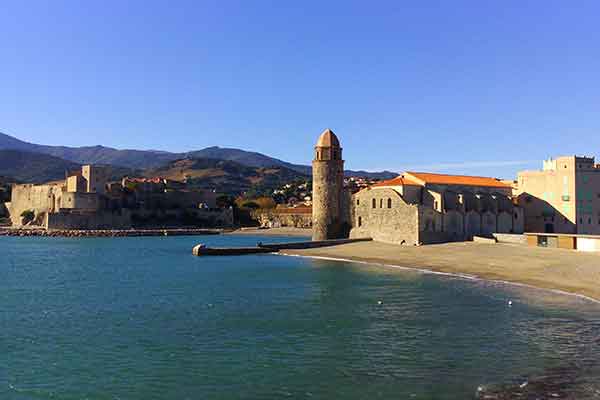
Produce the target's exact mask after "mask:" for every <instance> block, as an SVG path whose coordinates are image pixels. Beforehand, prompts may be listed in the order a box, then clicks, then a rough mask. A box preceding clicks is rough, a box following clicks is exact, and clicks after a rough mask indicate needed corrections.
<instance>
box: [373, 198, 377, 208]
mask: <svg viewBox="0 0 600 400" xmlns="http://www.w3.org/2000/svg"><path fill="white" fill-rule="evenodd" d="M373 208H377V200H375V199H373Z"/></svg>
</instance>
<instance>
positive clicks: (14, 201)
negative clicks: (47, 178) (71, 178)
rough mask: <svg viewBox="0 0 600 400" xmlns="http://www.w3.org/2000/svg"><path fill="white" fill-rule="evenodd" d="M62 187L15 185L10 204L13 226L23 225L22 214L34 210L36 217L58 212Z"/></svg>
mask: <svg viewBox="0 0 600 400" xmlns="http://www.w3.org/2000/svg"><path fill="white" fill-rule="evenodd" d="M61 194H62V185H31V184H27V185H14V186H13V188H12V198H11V203H10V209H9V213H10V219H11V221H12V223H13V225H21V219H22V218H21V213H23V211H26V210H32V211H33V212H34V213H35V215H36V216H38V215H40V214H42V213H48V212H53V211H58V209H59V208H60V197H61Z"/></svg>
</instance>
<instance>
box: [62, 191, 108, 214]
mask: <svg viewBox="0 0 600 400" xmlns="http://www.w3.org/2000/svg"><path fill="white" fill-rule="evenodd" d="M60 208H61V209H77V210H88V211H96V210H99V209H101V208H103V207H102V200H101V198H100V196H99V195H98V194H97V193H74V192H63V193H62V195H61V197H60Z"/></svg>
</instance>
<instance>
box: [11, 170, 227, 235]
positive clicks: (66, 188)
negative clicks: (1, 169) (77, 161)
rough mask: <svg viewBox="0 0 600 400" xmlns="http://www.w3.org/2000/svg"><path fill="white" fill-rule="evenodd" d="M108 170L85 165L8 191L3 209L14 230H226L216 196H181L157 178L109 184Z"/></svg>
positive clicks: (188, 193)
mask: <svg viewBox="0 0 600 400" xmlns="http://www.w3.org/2000/svg"><path fill="white" fill-rule="evenodd" d="M110 171H111V170H110V168H106V167H102V166H93V165H84V166H82V167H81V170H77V171H71V172H68V173H67V174H66V177H65V180H61V181H57V182H50V183H47V184H43V185H34V184H24V185H13V187H12V196H11V201H10V202H9V203H6V206H7V209H8V212H9V215H10V219H11V222H12V224H13V226H23V225H33V226H42V227H44V228H46V229H128V228H131V227H133V226H154V225H155V224H159V225H161V226H163V225H165V224H169V225H180V224H187V225H190V224H191V225H202V226H204V227H210V226H231V225H233V210H231V209H219V208H218V207H217V204H216V193H214V192H213V191H210V190H194V191H191V190H184V188H183V187H182V186H183V184H182V183H181V182H174V181H169V180H167V179H162V178H154V179H146V178H123V179H122V180H121V181H120V182H111V181H110V178H111V173H110Z"/></svg>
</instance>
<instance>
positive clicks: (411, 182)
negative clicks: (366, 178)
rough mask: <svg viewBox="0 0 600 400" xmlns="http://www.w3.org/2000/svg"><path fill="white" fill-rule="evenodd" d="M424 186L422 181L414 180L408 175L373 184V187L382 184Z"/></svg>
mask: <svg viewBox="0 0 600 400" xmlns="http://www.w3.org/2000/svg"><path fill="white" fill-rule="evenodd" d="M404 185H408V186H423V185H422V184H421V183H420V182H417V181H415V180H412V179H410V178H407V177H403V176H397V177H395V178H394V179H388V180H387V181H381V182H377V183H375V184H373V185H372V186H371V187H381V186H404Z"/></svg>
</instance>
